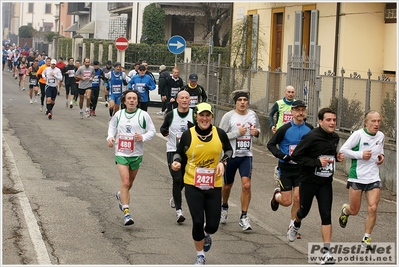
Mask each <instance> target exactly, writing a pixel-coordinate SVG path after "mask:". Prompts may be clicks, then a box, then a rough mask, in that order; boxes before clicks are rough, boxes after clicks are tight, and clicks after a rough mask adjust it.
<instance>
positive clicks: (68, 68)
mask: <svg viewBox="0 0 399 267" xmlns="http://www.w3.org/2000/svg"><path fill="white" fill-rule="evenodd" d="M77 70H78V68H77V67H76V66H75V64H74V59H73V57H70V58H68V64H67V65H65V67H64V68H63V69H62V70H61V71H62V74H63V75H64V77H65V98H66V100H68V95H69V91H70V92H71V100H70V102H69V107H70V108H73V99H74V95H75V94H76V92H77V85H76V79H75V72H76V71H77Z"/></svg>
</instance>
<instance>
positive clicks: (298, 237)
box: [287, 223, 302, 239]
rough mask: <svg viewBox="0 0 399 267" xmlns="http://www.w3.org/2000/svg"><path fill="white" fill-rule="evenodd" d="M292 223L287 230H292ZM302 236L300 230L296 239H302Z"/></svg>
mask: <svg viewBox="0 0 399 267" xmlns="http://www.w3.org/2000/svg"><path fill="white" fill-rule="evenodd" d="M292 224H294V223H292ZM292 224H290V225H289V226H288V228H287V231H288V230H290V227H291V225H292ZM301 238H302V235H301V233H300V232H298V235H297V236H296V239H301Z"/></svg>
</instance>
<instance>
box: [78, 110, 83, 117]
mask: <svg viewBox="0 0 399 267" xmlns="http://www.w3.org/2000/svg"><path fill="white" fill-rule="evenodd" d="M79 115H80V118H81V119H83V111H80V112H79Z"/></svg>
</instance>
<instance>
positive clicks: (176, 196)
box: [166, 152, 184, 210]
mask: <svg viewBox="0 0 399 267" xmlns="http://www.w3.org/2000/svg"><path fill="white" fill-rule="evenodd" d="M174 154H175V152H166V158H167V160H168V166H169V172H170V175H172V179H173V186H172V196H173V200H174V201H175V205H176V210H178V209H181V190H182V189H183V187H184V184H183V175H182V172H184V170H178V171H174V170H172V169H171V168H170V165H171V164H172V162H173V155H174Z"/></svg>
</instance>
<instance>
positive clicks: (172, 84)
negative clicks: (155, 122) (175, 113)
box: [163, 67, 183, 112]
mask: <svg viewBox="0 0 399 267" xmlns="http://www.w3.org/2000/svg"><path fill="white" fill-rule="evenodd" d="M179 74H180V70H179V69H178V68H177V67H175V68H173V70H172V76H169V77H168V78H167V79H166V82H165V90H164V91H165V95H164V96H165V97H166V103H168V104H167V110H166V111H165V112H169V111H171V110H173V109H174V108H177V102H176V95H177V93H178V92H179V91H180V90H181V88H182V87H183V80H182V79H181V78H180V77H179ZM164 96H163V99H165V97H164Z"/></svg>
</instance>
